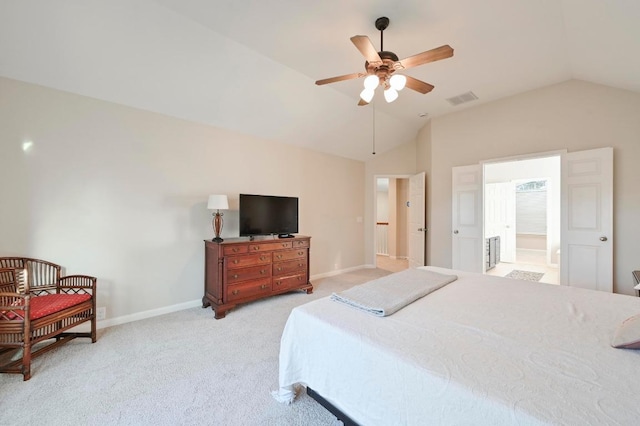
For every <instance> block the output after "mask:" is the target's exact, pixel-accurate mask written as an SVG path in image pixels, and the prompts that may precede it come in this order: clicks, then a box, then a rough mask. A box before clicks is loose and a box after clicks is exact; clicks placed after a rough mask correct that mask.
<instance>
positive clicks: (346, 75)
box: [316, 72, 366, 86]
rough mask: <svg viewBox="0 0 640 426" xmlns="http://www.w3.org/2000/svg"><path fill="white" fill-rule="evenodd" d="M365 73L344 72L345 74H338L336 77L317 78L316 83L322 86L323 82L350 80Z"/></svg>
mask: <svg viewBox="0 0 640 426" xmlns="http://www.w3.org/2000/svg"><path fill="white" fill-rule="evenodd" d="M365 75H366V74H363V73H360V72H356V73H353V74H345V75H340V76H338V77H331V78H325V79H324V80H318V81H316V84H317V85H318V86H322V85H323V84H329V83H335V82H338V81H344V80H352V79H354V78H360V77H364V76H365Z"/></svg>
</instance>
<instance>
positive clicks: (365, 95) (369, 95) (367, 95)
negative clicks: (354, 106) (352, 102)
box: [360, 89, 376, 103]
mask: <svg viewBox="0 0 640 426" xmlns="http://www.w3.org/2000/svg"><path fill="white" fill-rule="evenodd" d="M375 94H376V92H375V90H374V89H364V90H363V91H362V92H360V99H362V100H363V101H365V102H366V103H369V102H371V99H373V95H375Z"/></svg>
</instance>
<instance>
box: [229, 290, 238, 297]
mask: <svg viewBox="0 0 640 426" xmlns="http://www.w3.org/2000/svg"><path fill="white" fill-rule="evenodd" d="M231 293H233V295H234V296H235V295H237V294H238V293H240V290H233V291H232V292H231Z"/></svg>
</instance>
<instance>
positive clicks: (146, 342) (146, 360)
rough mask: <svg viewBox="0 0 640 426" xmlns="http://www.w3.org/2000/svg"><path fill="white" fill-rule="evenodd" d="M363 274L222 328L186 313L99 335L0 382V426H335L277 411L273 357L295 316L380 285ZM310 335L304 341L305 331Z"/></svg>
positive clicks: (269, 302)
mask: <svg viewBox="0 0 640 426" xmlns="http://www.w3.org/2000/svg"><path fill="white" fill-rule="evenodd" d="M388 273H389V272H388V271H384V270H380V269H362V270H358V271H355V272H351V273H346V274H342V275H338V276H335V277H329V278H324V279H320V280H316V281H314V282H313V284H314V287H315V288H314V293H313V294H310V295H307V294H305V293H302V292H296V293H288V294H284V295H280V296H276V297H272V298H268V299H264V300H260V301H256V302H253V303H249V304H245V305H240V306H238V307H237V308H236V309H234V310H232V311H230V312H229V313H228V314H227V317H226V318H224V319H221V320H215V319H214V318H213V312H212V311H211V309H209V308H208V309H202V308H192V309H187V310H184V311H180V312H176V313H172V314H168V315H163V316H159V317H155V318H151V319H147V320H141V321H136V322H132V323H128V324H124V325H120V326H115V327H110V328H106V329H102V330H99V331H98V341H97V342H96V343H94V344H91V343H88V339H76V340H74V341H72V342H70V343H68V344H66V345H64V346H62V347H60V348H58V349H55V350H53V351H51V352H49V353H47V354H45V355H43V356H41V357H39V358H37V359H35V360H34V361H33V363H32V378H31V380H29V381H27V382H23V381H22V376H21V375H16V374H10V375H9V374H1V375H0V425H187V424H188V425H334V424H336V422H337V421H336V419H335V417H334V416H332V415H331V414H330V413H329V412H328V411H326V410H325V409H324V408H323V407H321V406H320V405H319V404H317V403H316V402H315V401H314V400H313V399H311V398H310V397H308V396H307V395H306V394H303V395H301V396H299V397H298V399H297V400H296V401H295V402H294V403H293V404H291V405H284V404H280V403H278V402H276V401H275V400H274V399H273V398H272V397H271V395H270V391H271V390H274V389H277V387H278V351H279V348H280V336H281V334H282V330H283V327H284V324H285V322H286V320H287V318H288V316H289V313H290V312H291V309H293V308H294V307H295V306H298V305H301V304H303V303H307V302H310V301H312V300H315V299H318V298H320V297H325V296H328V295H330V294H331V292H333V291H342V290H344V289H347V288H350V287H352V286H353V285H356V284H361V283H363V282H366V281H369V280H371V279H374V278H378V277H381V276H384V275H387V274H388ZM310 332H312V331H310Z"/></svg>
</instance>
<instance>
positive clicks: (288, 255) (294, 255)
mask: <svg viewBox="0 0 640 426" xmlns="http://www.w3.org/2000/svg"><path fill="white" fill-rule="evenodd" d="M306 255H307V250H306V249H298V250H282V251H276V252H273V261H274V262H280V261H281V260H291V259H300V258H303V257H305V256H306Z"/></svg>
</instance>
